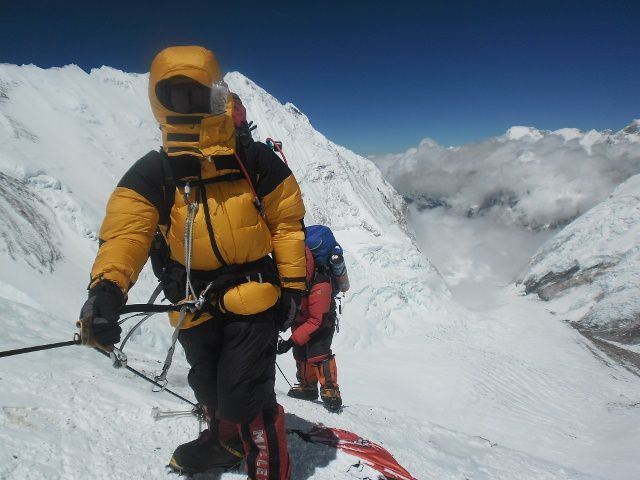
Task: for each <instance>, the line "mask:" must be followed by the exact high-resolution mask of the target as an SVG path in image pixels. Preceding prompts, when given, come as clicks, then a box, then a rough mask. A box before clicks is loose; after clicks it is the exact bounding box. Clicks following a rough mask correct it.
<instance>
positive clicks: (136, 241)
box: [90, 187, 159, 294]
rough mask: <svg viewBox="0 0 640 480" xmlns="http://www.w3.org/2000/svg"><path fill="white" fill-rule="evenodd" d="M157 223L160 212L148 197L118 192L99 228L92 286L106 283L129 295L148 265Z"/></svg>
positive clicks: (113, 197) (111, 199)
mask: <svg viewBox="0 0 640 480" xmlns="http://www.w3.org/2000/svg"><path fill="white" fill-rule="evenodd" d="M158 219H159V214H158V210H157V209H156V207H155V206H154V205H153V204H152V203H151V202H150V201H149V200H147V199H146V198H145V197H143V196H142V195H140V194H139V193H137V192H136V191H134V190H131V189H129V188H125V187H118V188H116V189H115V190H114V192H113V193H112V194H111V198H110V199H109V202H108V203H107V212H106V215H105V218H104V221H103V222H102V227H101V228H100V241H101V245H100V248H99V250H98V255H97V256H96V260H95V262H94V264H93V268H92V269H91V284H90V286H93V285H95V284H96V283H97V282H98V281H99V280H101V279H105V280H109V281H111V282H113V283H115V284H116V285H118V286H119V287H120V288H121V289H122V291H123V292H124V293H125V294H126V293H127V291H128V290H129V288H131V286H132V285H133V284H134V283H135V282H136V280H137V279H138V275H139V274H140V271H141V270H142V267H144V264H145V263H146V261H147V258H148V256H149V247H150V246H151V240H152V239H153V235H154V233H155V231H156V227H157V225H158Z"/></svg>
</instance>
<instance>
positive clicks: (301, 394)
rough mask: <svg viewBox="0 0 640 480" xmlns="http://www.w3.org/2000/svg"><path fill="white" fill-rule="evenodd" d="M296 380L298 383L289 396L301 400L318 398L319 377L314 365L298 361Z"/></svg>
mask: <svg viewBox="0 0 640 480" xmlns="http://www.w3.org/2000/svg"><path fill="white" fill-rule="evenodd" d="M296 378H297V379H298V383H297V384H296V385H294V386H293V387H291V389H290V390H289V393H288V394H287V395H289V396H290V397H293V398H298V399H301V400H315V399H316V398H318V376H317V373H316V369H315V368H314V365H312V364H310V363H309V362H306V361H299V360H296Z"/></svg>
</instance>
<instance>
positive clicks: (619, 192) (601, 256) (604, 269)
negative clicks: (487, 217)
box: [520, 175, 640, 344]
mask: <svg viewBox="0 0 640 480" xmlns="http://www.w3.org/2000/svg"><path fill="white" fill-rule="evenodd" d="M639 201H640V175H635V176H633V177H631V178H630V179H628V180H627V181H626V182H624V183H623V184H622V185H620V186H619V187H617V188H616V189H615V190H614V191H613V193H612V194H611V195H610V196H609V198H608V199H606V200H605V201H604V202H602V203H600V204H598V205H596V206H595V207H593V208H592V209H591V210H589V211H588V212H586V213H585V214H583V215H582V216H581V217H579V218H578V219H577V220H575V221H573V222H572V223H571V224H569V225H568V226H567V227H565V228H564V229H563V230H562V231H561V232H559V233H558V234H557V235H556V236H555V237H554V238H553V239H552V240H550V241H549V242H547V243H545V244H544V245H543V246H542V247H541V248H540V250H539V251H538V252H537V253H536V254H535V256H534V257H533V258H532V259H531V261H530V262H529V265H528V267H527V269H526V270H525V271H524V272H523V273H522V276H521V278H520V282H521V283H522V284H524V287H525V289H526V292H527V293H532V292H535V293H537V294H538V295H539V296H540V297H541V298H543V299H545V300H550V306H549V308H550V309H552V310H554V311H555V312H556V313H557V314H558V315H560V316H561V317H562V318H563V319H566V320H570V321H572V322H575V323H576V324H577V325H579V326H580V327H581V328H584V329H588V330H590V331H592V332H594V333H597V334H598V335H599V336H601V337H604V338H607V339H610V340H615V341H618V342H622V343H631V344H637V343H640V300H639V299H638V294H637V293H638V289H639V288H640V276H639V271H640V203H639Z"/></svg>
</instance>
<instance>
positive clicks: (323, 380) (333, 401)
mask: <svg viewBox="0 0 640 480" xmlns="http://www.w3.org/2000/svg"><path fill="white" fill-rule="evenodd" d="M314 367H315V369H316V374H317V376H318V380H320V398H321V399H322V403H324V406H325V407H326V408H327V410H329V411H331V412H337V411H339V410H340V409H341V408H342V397H341V396H340V388H339V387H338V369H337V367H336V358H335V356H334V355H329V357H327V358H326V359H324V360H323V361H322V362H319V363H315V364H314Z"/></svg>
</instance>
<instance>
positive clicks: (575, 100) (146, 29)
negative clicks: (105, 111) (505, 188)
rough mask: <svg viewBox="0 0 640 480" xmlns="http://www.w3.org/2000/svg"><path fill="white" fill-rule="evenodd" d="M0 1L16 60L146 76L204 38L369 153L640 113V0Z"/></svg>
mask: <svg viewBox="0 0 640 480" xmlns="http://www.w3.org/2000/svg"><path fill="white" fill-rule="evenodd" d="M272 3H273V5H270V4H269V2H264V1H263V2H253V1H251V0H243V1H239V2H232V1H225V2H217V1H200V0H198V1H196V0H194V1H190V2H178V1H173V2H165V1H156V2H135V1H133V0H130V1H128V2H122V1H120V0H111V1H106V2H89V1H84V2H74V1H47V0H40V1H29V0H23V1H20V2H15V1H11V0H0V11H1V12H2V13H1V15H0V27H1V28H0V62H3V63H17V64H22V63H34V64H36V65H39V66H42V67H49V66H60V65H65V64H68V63H76V64H78V65H80V66H81V67H83V68H85V69H90V68H92V67H96V66H100V65H103V64H105V65H110V66H113V67H116V68H120V69H123V70H126V71H133V72H146V71H148V68H149V64H150V62H151V59H152V58H153V56H154V55H155V53H157V52H158V51H159V50H161V49H162V48H164V47H166V46H169V45H175V44H182V45H186V44H201V45H204V46H207V47H208V48H211V49H212V50H214V51H215V52H216V53H217V55H218V58H219V60H220V61H221V63H222V67H223V69H224V70H225V71H230V70H238V71H240V72H241V73H243V74H245V75H247V76H248V77H250V78H251V79H252V80H254V81H255V82H256V83H258V84H259V85H260V86H262V87H263V88H265V89H266V90H267V91H269V92H270V93H272V94H273V95H274V96H276V97H277V98H278V99H279V100H281V101H282V102H286V101H290V102H292V103H294V104H295V105H297V106H298V108H300V109H301V110H302V111H303V112H305V113H306V114H307V116H308V117H309V119H310V120H311V123H312V124H313V125H314V126H315V127H316V128H317V129H318V130H319V131H321V132H322V133H324V134H325V135H327V136H328V137H329V138H330V139H331V140H333V141H335V142H337V143H339V144H342V145H345V146H347V147H349V148H351V149H353V150H355V151H356V152H358V153H362V154H380V153H390V152H400V151H404V150H405V149H407V148H411V147H413V146H416V145H417V144H418V143H419V142H420V140H421V139H422V138H425V137H431V138H433V139H435V140H436V141H438V142H439V143H441V144H445V145H458V144H462V143H467V142H472V141H476V140H480V139H483V138H486V137H488V136H493V135H498V134H501V133H503V132H504V131H505V130H506V129H507V128H508V127H510V126H512V125H531V126H535V127H538V128H544V129H557V128H562V127H577V128H581V129H591V128H596V129H606V128H609V129H613V130H617V129H620V128H622V127H624V126H625V125H626V124H628V123H630V121H631V120H632V119H634V118H640V95H639V93H638V92H639V80H640V48H638V42H637V39H638V34H637V32H638V29H639V28H640V27H638V25H640V2H635V1H608V2H604V1H600V2H595V1H589V0H585V1H560V0H559V1H555V2H547V1H545V0H540V1H536V2H526V1H523V2H513V1H510V2H491V1H486V2H480V1H458V2H456V1H449V2H440V1H438V2H428V1H423V2H404V1H400V0H399V1H396V2H374V1H369V2H364V1H352V2H347V1H346V0H345V1H344V2H337V1H336V2H334V1H325V2H310V1H304V0H299V1H296V2H272Z"/></svg>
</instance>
